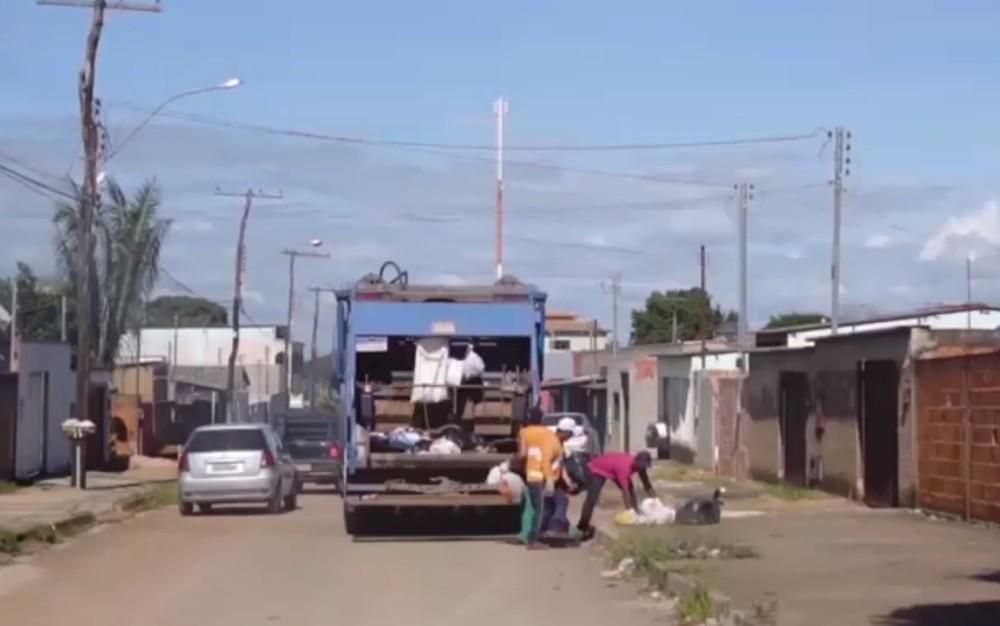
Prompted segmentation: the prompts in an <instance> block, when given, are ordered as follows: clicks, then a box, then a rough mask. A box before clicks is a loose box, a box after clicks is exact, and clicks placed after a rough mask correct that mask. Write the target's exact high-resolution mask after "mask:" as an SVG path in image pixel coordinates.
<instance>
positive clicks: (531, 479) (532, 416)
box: [517, 407, 573, 548]
mask: <svg viewBox="0 0 1000 626" xmlns="http://www.w3.org/2000/svg"><path fill="white" fill-rule="evenodd" d="M543 415H544V414H543V412H542V410H541V409H540V408H538V407H532V408H531V410H529V411H528V418H527V425H526V426H524V427H523V428H522V429H521V431H520V433H518V440H517V443H518V448H517V449H518V455H519V456H520V457H521V459H523V461H524V478H525V483H526V484H527V492H528V493H527V498H526V500H527V502H526V503H525V506H531V507H532V508H533V509H534V516H533V517H532V518H531V521H530V525H529V527H528V528H522V529H521V536H520V538H521V540H522V541H523V542H524V543H525V545H527V547H528V548H534V547H536V546H537V544H538V537H539V535H540V534H541V526H542V519H543V517H544V511H545V497H546V495H551V494H553V493H554V491H555V488H556V481H557V480H559V478H560V477H561V476H562V465H561V461H562V457H563V445H562V442H563V441H565V440H566V439H568V438H569V437H570V436H572V434H573V433H572V432H568V433H566V432H562V431H557V432H553V431H552V430H551V429H550V428H548V427H547V426H543V425H542V417H543Z"/></svg>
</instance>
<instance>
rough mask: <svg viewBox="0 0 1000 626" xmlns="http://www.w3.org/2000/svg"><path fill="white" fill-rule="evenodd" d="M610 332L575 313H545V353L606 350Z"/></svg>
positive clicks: (595, 322) (593, 321)
mask: <svg viewBox="0 0 1000 626" xmlns="http://www.w3.org/2000/svg"><path fill="white" fill-rule="evenodd" d="M607 345H608V331H607V330H605V329H603V328H601V327H600V326H598V324H597V320H587V319H583V318H581V317H580V316H579V315H577V314H575V313H567V312H563V311H546V312H545V352H546V353H549V352H579V351H582V350H604V349H605V348H606V347H607Z"/></svg>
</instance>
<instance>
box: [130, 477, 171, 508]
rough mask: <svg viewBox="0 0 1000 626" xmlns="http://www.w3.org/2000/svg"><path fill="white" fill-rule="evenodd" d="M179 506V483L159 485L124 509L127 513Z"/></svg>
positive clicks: (142, 494)
mask: <svg viewBox="0 0 1000 626" xmlns="http://www.w3.org/2000/svg"><path fill="white" fill-rule="evenodd" d="M176 505H177V483H176V482H167V483H157V484H155V485H153V486H152V487H151V488H150V489H148V490H146V491H144V492H143V493H141V494H139V495H138V496H136V497H135V498H133V499H132V500H129V501H128V502H126V503H125V504H124V505H123V506H122V508H123V509H125V510H126V511H130V512H137V511H148V510H150V509H159V508H163V507H167V506H176Z"/></svg>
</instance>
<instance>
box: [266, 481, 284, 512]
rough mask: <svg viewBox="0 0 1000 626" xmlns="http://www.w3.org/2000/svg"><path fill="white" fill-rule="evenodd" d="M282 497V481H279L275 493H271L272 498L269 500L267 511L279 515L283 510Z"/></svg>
mask: <svg viewBox="0 0 1000 626" xmlns="http://www.w3.org/2000/svg"><path fill="white" fill-rule="evenodd" d="M282 504H283V502H282V498H281V483H278V484H277V485H275V487H274V493H273V494H271V499H270V500H268V501H267V512H268V513H271V514H272V515H277V514H278V513H281V511H282V506H281V505H282Z"/></svg>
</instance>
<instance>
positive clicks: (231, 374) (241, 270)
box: [215, 189, 283, 422]
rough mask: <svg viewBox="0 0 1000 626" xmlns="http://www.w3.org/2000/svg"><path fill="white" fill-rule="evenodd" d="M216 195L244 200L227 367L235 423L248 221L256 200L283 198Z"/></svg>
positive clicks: (228, 397)
mask: <svg viewBox="0 0 1000 626" xmlns="http://www.w3.org/2000/svg"><path fill="white" fill-rule="evenodd" d="M215 195H217V196H225V197H230V198H234V197H235V198H239V197H242V198H243V199H244V201H243V217H241V218H240V231H239V237H238V239H237V241H236V278H235V280H234V281H233V319H232V320H231V323H232V327H233V346H232V349H231V350H230V351H229V363H228V365H227V367H226V421H227V422H233V421H235V420H236V414H235V409H236V402H235V396H234V389H235V386H236V355H237V354H239V351H240V311H241V310H242V309H243V277H244V275H245V274H246V269H247V255H246V246H245V243H244V242H245V241H246V233H247V220H248V219H249V217H250V209H251V208H252V207H253V199H254V198H263V199H268V200H280V199H281V198H282V197H283V196H282V194H280V193H277V194H267V193H264V192H263V191H261V190H257V191H254V190H253V189H247V190H246V191H245V192H243V193H234V192H226V191H222V190H220V189H216V190H215Z"/></svg>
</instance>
